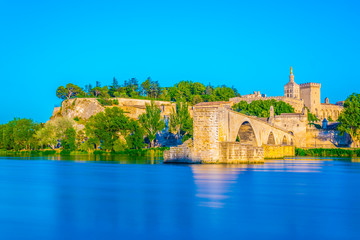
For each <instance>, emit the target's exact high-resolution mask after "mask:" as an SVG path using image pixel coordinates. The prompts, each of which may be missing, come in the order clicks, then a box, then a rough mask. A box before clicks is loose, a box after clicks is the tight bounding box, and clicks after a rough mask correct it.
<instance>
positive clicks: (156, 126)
mask: <svg viewBox="0 0 360 240" xmlns="http://www.w3.org/2000/svg"><path fill="white" fill-rule="evenodd" d="M139 121H140V123H141V125H142V126H143V128H144V129H145V133H146V135H147V137H148V138H149V141H150V143H151V147H154V145H155V144H154V143H155V138H156V134H157V133H158V132H160V131H161V130H163V129H164V128H165V122H164V121H163V119H162V118H161V110H160V108H159V107H158V106H156V104H155V103H154V101H151V104H150V105H148V104H146V112H145V113H143V114H141V115H140V116H139Z"/></svg>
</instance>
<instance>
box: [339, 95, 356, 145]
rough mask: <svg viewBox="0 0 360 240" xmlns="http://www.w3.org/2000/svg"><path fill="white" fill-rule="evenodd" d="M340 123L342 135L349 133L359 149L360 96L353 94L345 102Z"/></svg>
mask: <svg viewBox="0 0 360 240" xmlns="http://www.w3.org/2000/svg"><path fill="white" fill-rule="evenodd" d="M338 121H339V122H340V125H339V126H338V130H339V131H340V132H341V133H345V132H346V133H348V134H349V135H350V136H351V138H352V139H353V141H354V144H355V146H356V147H359V140H360V94H357V93H353V94H351V95H350V96H349V97H348V98H347V99H346V100H345V102H344V110H343V111H342V112H341V114H340V116H339V118H338Z"/></svg>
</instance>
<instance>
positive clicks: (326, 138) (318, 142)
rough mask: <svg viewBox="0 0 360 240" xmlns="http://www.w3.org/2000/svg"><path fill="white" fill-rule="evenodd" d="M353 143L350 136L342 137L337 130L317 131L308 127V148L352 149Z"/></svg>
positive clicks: (312, 127)
mask: <svg viewBox="0 0 360 240" xmlns="http://www.w3.org/2000/svg"><path fill="white" fill-rule="evenodd" d="M351 143H352V140H351V137H350V135H348V134H346V133H345V134H344V135H340V133H339V131H337V130H327V129H317V128H315V127H314V126H311V127H308V128H307V132H306V147H308V148H336V147H350V145H351Z"/></svg>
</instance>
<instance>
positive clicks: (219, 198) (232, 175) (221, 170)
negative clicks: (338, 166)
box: [191, 159, 326, 208]
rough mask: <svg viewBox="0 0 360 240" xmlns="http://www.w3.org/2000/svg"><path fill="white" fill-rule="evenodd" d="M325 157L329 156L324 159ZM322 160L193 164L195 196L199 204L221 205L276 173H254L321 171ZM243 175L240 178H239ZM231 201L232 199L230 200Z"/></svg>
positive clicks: (207, 205)
mask: <svg viewBox="0 0 360 240" xmlns="http://www.w3.org/2000/svg"><path fill="white" fill-rule="evenodd" d="M325 160H326V159H325ZM322 165H323V161H319V160H311V159H301V160H299V159H294V160H291V159H287V160H268V161H266V162H265V163H264V164H254V165H250V164H233V165H232V164H214V165H212V164H203V165H192V166H191V170H192V173H193V177H194V182H195V185H196V197H197V198H198V199H199V200H200V202H199V205H200V206H204V207H211V208H222V207H224V205H225V204H226V203H227V202H228V198H229V197H230V195H233V191H232V189H234V188H235V187H234V185H242V186H237V187H236V189H241V188H247V190H245V191H249V190H250V191H251V185H256V184H262V185H266V184H268V183H269V182H270V181H269V180H271V179H269V178H270V176H274V175H273V174H271V175H270V174H263V175H258V174H254V172H264V173H266V172H271V173H273V172H283V173H287V172H291V173H318V172H321V169H322ZM240 178H241V179H240ZM255 183H256V184H255ZM230 202H231V201H230Z"/></svg>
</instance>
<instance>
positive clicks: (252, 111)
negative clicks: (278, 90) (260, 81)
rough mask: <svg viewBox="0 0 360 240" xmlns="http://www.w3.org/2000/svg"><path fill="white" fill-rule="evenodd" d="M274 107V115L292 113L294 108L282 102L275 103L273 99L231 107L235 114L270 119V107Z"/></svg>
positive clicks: (241, 103)
mask: <svg viewBox="0 0 360 240" xmlns="http://www.w3.org/2000/svg"><path fill="white" fill-rule="evenodd" d="M271 106H273V107H274V111H275V115H280V114H281V113H293V112H294V108H293V107H292V106H291V105H290V104H288V103H285V102H283V101H276V100H275V99H271V100H256V101H252V102H251V103H247V102H246V101H241V102H239V103H237V104H234V105H233V106H232V109H233V110H234V111H237V112H241V113H243V114H246V115H250V116H257V117H270V107H271Z"/></svg>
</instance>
